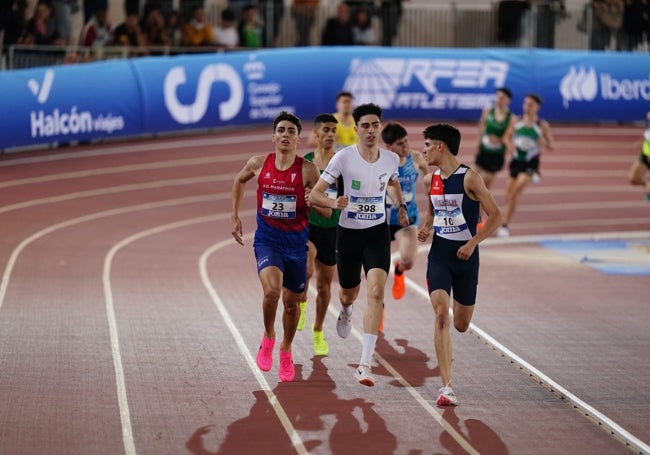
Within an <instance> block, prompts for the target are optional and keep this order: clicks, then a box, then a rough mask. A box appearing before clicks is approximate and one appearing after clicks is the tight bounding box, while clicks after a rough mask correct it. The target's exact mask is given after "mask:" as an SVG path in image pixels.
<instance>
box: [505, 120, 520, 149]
mask: <svg viewBox="0 0 650 455" xmlns="http://www.w3.org/2000/svg"><path fill="white" fill-rule="evenodd" d="M516 123H517V116H516V115H514V114H513V115H511V116H510V124H509V125H508V128H506V131H505V133H503V145H505V146H506V154H510V153H512V152H514V151H515V144H514V143H513V142H512V138H513V137H514V135H515V124H516Z"/></svg>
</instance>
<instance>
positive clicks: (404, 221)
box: [397, 207, 409, 227]
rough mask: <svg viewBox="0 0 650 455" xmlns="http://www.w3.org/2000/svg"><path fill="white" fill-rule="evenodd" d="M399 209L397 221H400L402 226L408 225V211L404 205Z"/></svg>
mask: <svg viewBox="0 0 650 455" xmlns="http://www.w3.org/2000/svg"><path fill="white" fill-rule="evenodd" d="M398 210H399V211H398V212H397V221H399V225H400V226H402V227H406V226H408V225H409V215H408V212H407V211H406V209H405V208H404V207H400V208H399V209H398Z"/></svg>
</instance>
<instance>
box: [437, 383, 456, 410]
mask: <svg viewBox="0 0 650 455" xmlns="http://www.w3.org/2000/svg"><path fill="white" fill-rule="evenodd" d="M436 404H437V405H438V406H458V398H456V394H455V393H454V389H452V388H451V387H450V386H448V385H446V386H444V387H441V388H440V395H438V400H437V401H436Z"/></svg>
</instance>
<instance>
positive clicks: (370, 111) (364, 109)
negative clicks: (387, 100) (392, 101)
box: [352, 103, 383, 125]
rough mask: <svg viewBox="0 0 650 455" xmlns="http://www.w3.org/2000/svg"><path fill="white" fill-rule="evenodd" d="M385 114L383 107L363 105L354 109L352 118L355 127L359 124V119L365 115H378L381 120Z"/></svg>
mask: <svg viewBox="0 0 650 455" xmlns="http://www.w3.org/2000/svg"><path fill="white" fill-rule="evenodd" d="M382 113H383V111H382V109H381V107H379V106H378V105H376V104H373V103H367V104H361V105H359V106H357V107H355V108H354V110H353V111H352V118H354V123H355V125H356V124H357V123H359V119H360V118H361V117H363V116H364V115H376V116H377V117H379V120H381V114H382Z"/></svg>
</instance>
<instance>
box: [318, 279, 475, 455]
mask: <svg viewBox="0 0 650 455" xmlns="http://www.w3.org/2000/svg"><path fill="white" fill-rule="evenodd" d="M316 292H317V291H316V290H314V286H310V287H309V294H311V296H312V297H316ZM327 312H328V313H329V314H331V315H332V317H334V318H338V316H339V313H338V312H337V311H336V310H335V309H334V308H333V307H332V305H330V306H329V307H328V308H327ZM351 333H352V335H354V337H355V338H356V339H357V340H358V341H359V342H360V343H362V342H363V335H362V334H361V333H360V332H359V331H358V330H357V329H356V328H354V327H352V332H351ZM373 357H374V358H375V360H377V362H378V363H379V364H380V365H381V366H383V367H384V368H386V370H387V371H388V372H389V373H390V374H391V375H392V376H393V378H394V379H395V380H396V381H397V382H399V383H400V384H401V385H402V387H403V388H404V389H405V390H406V391H407V392H408V393H409V394H410V395H411V396H412V397H413V398H414V399H415V401H417V403H418V404H419V405H420V406H422V408H423V409H424V410H425V411H426V412H427V413H428V414H429V415H430V416H431V417H433V419H434V420H435V421H436V422H437V423H438V424H439V425H440V426H441V427H442V428H443V429H444V430H445V431H446V432H447V433H449V435H450V436H451V437H452V438H453V439H454V441H456V442H457V443H458V445H460V446H461V447H462V448H463V449H465V451H466V452H467V453H468V454H472V455H478V454H479V453H480V452H479V451H478V450H476V449H475V448H474V447H472V445H471V444H470V443H469V441H468V440H467V439H465V437H464V436H463V435H462V434H460V433H459V432H458V431H457V430H456V429H455V428H454V427H453V426H452V425H451V424H450V423H449V422H447V421H446V420H445V419H444V418H443V417H442V414H441V413H440V412H439V411H438V410H436V408H434V407H433V406H432V405H431V404H430V403H429V402H428V401H427V400H426V399H425V398H424V397H423V396H422V395H421V394H420V392H418V391H417V390H416V389H415V388H414V387H413V386H412V385H411V384H409V382H408V381H407V380H406V379H404V377H402V375H401V374H399V372H398V371H397V370H396V369H395V368H393V366H392V365H391V364H390V362H389V361H388V360H386V359H385V358H384V357H382V356H381V355H380V354H379V353H378V352H377V351H375V353H374V354H373Z"/></svg>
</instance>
